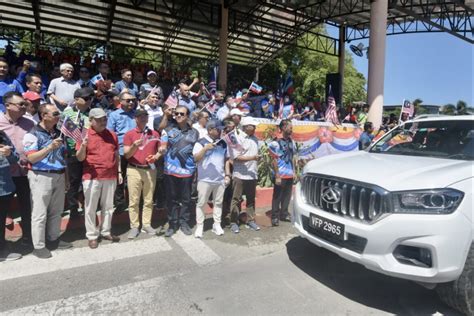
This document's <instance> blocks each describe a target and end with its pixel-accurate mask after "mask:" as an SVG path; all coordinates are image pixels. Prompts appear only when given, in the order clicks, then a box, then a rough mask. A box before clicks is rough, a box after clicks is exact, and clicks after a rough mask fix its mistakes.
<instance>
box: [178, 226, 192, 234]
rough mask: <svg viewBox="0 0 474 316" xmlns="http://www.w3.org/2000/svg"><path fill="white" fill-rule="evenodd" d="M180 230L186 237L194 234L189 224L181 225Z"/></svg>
mask: <svg viewBox="0 0 474 316" xmlns="http://www.w3.org/2000/svg"><path fill="white" fill-rule="evenodd" d="M180 229H181V231H182V232H183V234H185V235H188V236H189V235H192V234H193V231H192V230H191V228H190V227H189V226H188V225H187V224H183V225H181V228H180Z"/></svg>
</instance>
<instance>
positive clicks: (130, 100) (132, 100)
mask: <svg viewBox="0 0 474 316" xmlns="http://www.w3.org/2000/svg"><path fill="white" fill-rule="evenodd" d="M123 100H124V101H125V102H127V103H132V102H135V101H136V100H137V99H123Z"/></svg>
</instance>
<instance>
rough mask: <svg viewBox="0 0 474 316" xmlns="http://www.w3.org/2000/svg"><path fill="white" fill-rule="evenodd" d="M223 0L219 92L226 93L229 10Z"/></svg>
mask: <svg viewBox="0 0 474 316" xmlns="http://www.w3.org/2000/svg"><path fill="white" fill-rule="evenodd" d="M224 2H225V0H222V2H221V29H220V30H219V75H218V82H219V90H222V91H226V88H227V42H228V30H229V8H228V7H225V6H224Z"/></svg>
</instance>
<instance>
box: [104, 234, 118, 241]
mask: <svg viewBox="0 0 474 316" xmlns="http://www.w3.org/2000/svg"><path fill="white" fill-rule="evenodd" d="M101 238H102V240H108V241H111V242H119V241H120V237H119V236H115V235H107V236H102V237H101Z"/></svg>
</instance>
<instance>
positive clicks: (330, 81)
mask: <svg viewBox="0 0 474 316" xmlns="http://www.w3.org/2000/svg"><path fill="white" fill-rule="evenodd" d="M341 81H342V80H341V74H340V73H334V74H327V75H326V101H327V99H328V96H329V87H331V94H332V96H333V97H334V99H335V100H336V104H337V105H341V101H342V95H341V90H342V89H341V88H342V86H341Z"/></svg>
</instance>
